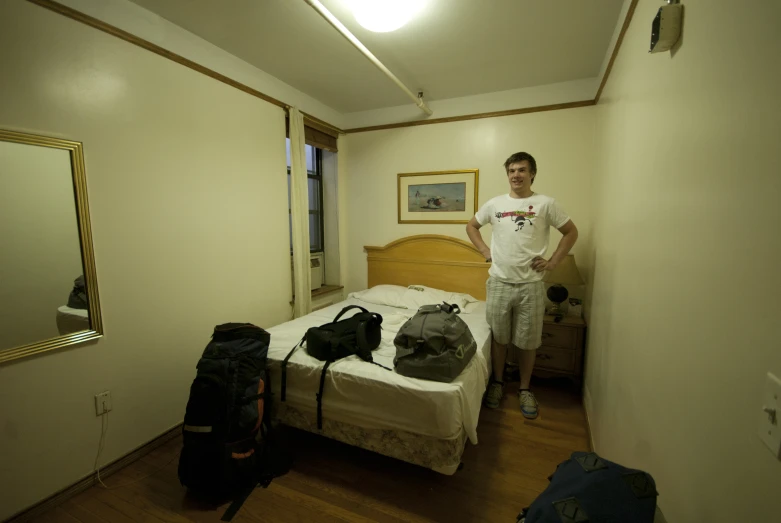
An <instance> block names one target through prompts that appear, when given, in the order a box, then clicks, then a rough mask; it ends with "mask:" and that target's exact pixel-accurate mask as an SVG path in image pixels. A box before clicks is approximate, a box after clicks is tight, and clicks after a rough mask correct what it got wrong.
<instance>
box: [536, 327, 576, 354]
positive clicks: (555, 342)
mask: <svg viewBox="0 0 781 523" xmlns="http://www.w3.org/2000/svg"><path fill="white" fill-rule="evenodd" d="M576 338H577V331H576V330H575V329H571V328H569V327H561V326H559V325H544V326H543V327H542V344H543V345H545V346H546V347H561V348H564V349H576V348H577V347H576V346H575V340H576Z"/></svg>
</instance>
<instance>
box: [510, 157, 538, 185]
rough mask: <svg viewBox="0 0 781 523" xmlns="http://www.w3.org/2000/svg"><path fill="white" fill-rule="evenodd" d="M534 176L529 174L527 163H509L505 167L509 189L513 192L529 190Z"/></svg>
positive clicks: (529, 168) (529, 169)
mask: <svg viewBox="0 0 781 523" xmlns="http://www.w3.org/2000/svg"><path fill="white" fill-rule="evenodd" d="M534 176H535V175H534V174H532V172H531V167H530V166H529V161H528V160H524V161H522V162H517V163H511V164H510V165H509V166H507V179H508V180H509V182H510V189H512V190H513V191H522V190H524V189H526V188H531V185H532V182H533V181H534Z"/></svg>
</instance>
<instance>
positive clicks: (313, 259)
mask: <svg viewBox="0 0 781 523" xmlns="http://www.w3.org/2000/svg"><path fill="white" fill-rule="evenodd" d="M323 258H324V256H323V253H322V252H313V253H311V254H310V255H309V269H310V270H311V271H312V283H311V289H312V290H315V289H319V288H320V287H322V286H323V285H324V283H325V282H324V281H323V278H324V276H325V274H324V273H323ZM290 268H291V271H290V277H291V278H292V279H293V288H294V289H295V287H296V279H295V276H293V271H292V268H293V260H292V257H291V260H290Z"/></svg>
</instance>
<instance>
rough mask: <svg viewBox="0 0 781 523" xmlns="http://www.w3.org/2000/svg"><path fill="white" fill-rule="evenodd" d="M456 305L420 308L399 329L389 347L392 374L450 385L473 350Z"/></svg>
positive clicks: (472, 353) (474, 349)
mask: <svg viewBox="0 0 781 523" xmlns="http://www.w3.org/2000/svg"><path fill="white" fill-rule="evenodd" d="M459 312H461V309H459V308H458V305H450V304H448V303H442V304H441V305H424V306H423V307H421V308H420V309H418V312H417V314H415V316H413V317H412V318H410V319H409V320H407V321H406V323H404V325H402V326H401V329H399V332H398V334H396V338H395V339H394V340H393V344H394V345H396V357H395V358H394V359H393V364H394V365H395V367H396V372H398V373H399V374H401V375H403V376H408V377H410V378H422V379H426V380H434V381H444V382H450V381H453V380H454V379H455V378H456V377H457V376H458V375H459V374H461V371H463V370H464V367H466V366H467V364H468V363H469V361H470V360H471V359H472V356H474V355H475V351H476V350H477V343H476V342H475V339H474V338H473V337H472V333H471V332H470V331H469V327H467V325H466V323H464V320H462V319H461V318H459V317H458V313H459Z"/></svg>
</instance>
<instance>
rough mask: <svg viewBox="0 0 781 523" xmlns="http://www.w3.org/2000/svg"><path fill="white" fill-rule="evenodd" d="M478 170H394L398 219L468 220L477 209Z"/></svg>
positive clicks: (419, 220)
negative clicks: (408, 171) (406, 171)
mask: <svg viewBox="0 0 781 523" xmlns="http://www.w3.org/2000/svg"><path fill="white" fill-rule="evenodd" d="M479 177H480V171H479V170H478V169H461V170H453V171H431V172H419V173H399V174H398V195H397V196H398V222H399V223H464V224H465V223H468V222H469V220H470V219H471V218H472V216H474V215H475V213H476V212H477V208H478V207H477V191H478V186H479Z"/></svg>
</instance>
